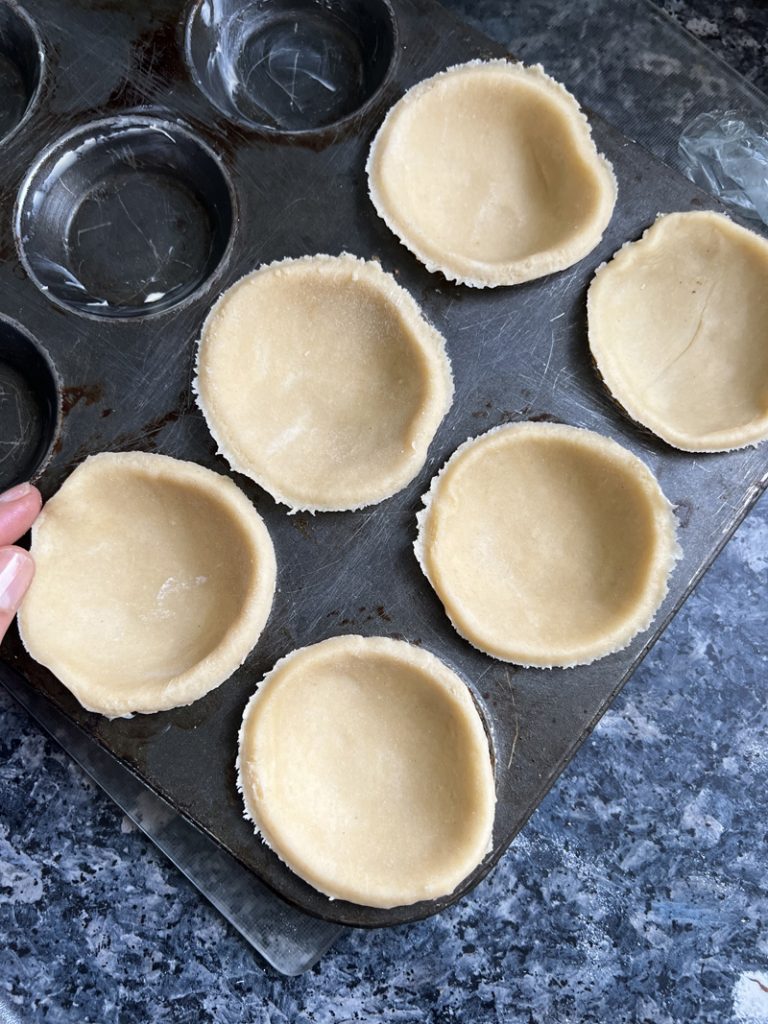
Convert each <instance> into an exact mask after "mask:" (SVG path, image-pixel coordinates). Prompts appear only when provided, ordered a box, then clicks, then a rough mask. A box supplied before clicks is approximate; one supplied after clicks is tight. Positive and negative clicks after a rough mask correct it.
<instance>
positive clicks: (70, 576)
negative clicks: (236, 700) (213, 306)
mask: <svg viewBox="0 0 768 1024" xmlns="http://www.w3.org/2000/svg"><path fill="white" fill-rule="evenodd" d="M32 554H33V555H34V558H35V563H36V566H37V571H36V573H35V578H34V580H33V583H32V587H31V589H30V591H29V593H28V594H27V597H26V599H25V601H24V604H23V606H22V609H21V613H20V615H19V628H20V632H21V637H22V640H23V642H24V645H25V647H26V648H27V650H28V651H29V653H30V654H31V655H32V657H33V658H35V659H36V660H37V661H39V662H41V663H42V664H43V665H45V666H46V667H47V668H49V669H50V670H51V671H52V672H53V673H54V674H55V675H56V676H58V678H59V679H60V680H61V682H62V683H64V685H65V686H66V687H68V689H70V690H71V691H72V693H73V694H74V695H75V697H77V699H78V700H79V701H80V703H81V704H82V705H83V707H85V708H87V709H88V710H89V711H97V712H99V713H100V714H102V715H107V716H108V717H109V718H118V717H124V716H129V715H130V714H131V713H132V712H136V711H139V712H144V713H149V712H152V711H164V710H166V709H168V708H175V707H179V706H181V705H184V704H191V703H192V702H193V701H195V700H197V699H198V697H202V696H203V694H205V693H208V691H209V690H212V689H213V688H214V687H216V686H218V685H219V684H220V683H223V682H224V680H225V679H227V678H229V676H230V675H231V674H232V673H233V672H234V671H235V669H236V668H237V667H238V666H239V665H240V664H241V663H242V661H243V660H244V659H245V657H246V655H247V654H248V652H249V651H250V650H251V648H252V647H253V646H254V644H255V643H256V641H257V640H258V638H259V634H260V633H261V631H262V629H263V628H264V625H265V623H266V621H267V617H268V615H269V610H270V607H271V605H272V597H273V595H274V590H275V556H274V550H273V548H272V541H271V540H270V537H269V534H268V533H267V528H266V527H265V525H264V523H263V521H262V519H261V517H260V516H259V514H258V513H257V512H256V510H255V509H254V507H253V505H252V504H251V503H250V501H249V500H248V499H247V498H246V496H245V495H244V494H243V493H242V491H240V490H239V488H237V487H236V486H235V485H234V484H233V483H232V481H231V480H228V479H227V478H226V477H223V476H219V474H217V473H212V472H211V471H210V470H208V469H204V468H203V467H202V466H198V465H195V464H194V463H192V462H181V461H179V460H178V459H171V458H168V457H166V456H164V455H148V454H145V453H143V452H130V453H124V454H102V455H94V456H92V457H91V458H89V459H87V460H86V461H85V462H84V463H83V464H82V465H81V466H79V467H78V468H77V469H76V470H75V471H74V473H72V475H71V476H70V477H69V478H68V479H67V480H66V481H65V483H64V484H63V486H62V487H61V489H60V490H59V491H58V493H57V494H56V495H55V496H54V497H53V498H51V500H50V501H49V502H47V503H46V505H45V507H44V509H43V511H42V514H41V515H40V517H39V519H38V520H37V522H36V523H35V526H34V527H33V530H32Z"/></svg>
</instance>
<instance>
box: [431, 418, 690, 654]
mask: <svg viewBox="0 0 768 1024" xmlns="http://www.w3.org/2000/svg"><path fill="white" fill-rule="evenodd" d="M424 504H425V506H426V507H425V509H424V510H422V511H421V512H420V513H419V514H418V527H419V532H418V538H417V541H416V545H415V549H416V555H417V558H418V560H419V563H420V565H421V567H422V569H423V571H424V573H425V575H426V576H427V578H428V580H429V581H430V583H431V584H432V586H433V587H434V589H435V591H436V592H437V594H438V596H439V598H440V600H441V601H442V602H443V605H444V607H445V610H446V612H447V614H448V616H449V618H450V619H451V622H452V623H453V625H454V627H455V628H456V630H457V631H458V632H459V633H460V634H461V635H462V636H463V637H464V638H465V639H467V640H469V642H470V643H471V644H472V645H473V646H475V647H477V648H479V649H480V650H481V651H485V652H486V653H487V654H490V655H492V656H493V657H495V658H499V659H501V660H502V661H511V662H515V663H517V664H520V665H527V666H539V667H542V668H551V667H553V666H572V665H581V664H588V663H589V662H591V661H594V660H595V659H596V658H601V657H603V656H604V655H606V654H610V653H611V652H613V651H618V650H620V649H621V648H623V647H626V645H627V644H628V643H629V641H630V640H631V639H632V637H634V636H635V634H637V633H638V632H640V631H641V630H643V629H647V627H648V626H649V625H650V624H651V621H652V619H653V617H654V615H655V614H656V611H657V610H658V607H659V605H660V604H661V602H662V600H663V599H664V596H665V595H666V592H667V577H668V575H669V573H670V570H671V569H672V566H673V564H674V562H675V560H676V559H677V558H678V557H679V549H678V547H677V541H676V521H675V516H674V513H673V510H672V506H671V505H670V503H669V502H668V501H667V499H666V498H665V497H664V495H663V493H662V491H661V488H660V487H659V485H658V483H657V482H656V479H655V477H654V476H653V474H652V473H651V471H650V470H649V469H648V468H647V466H646V465H645V464H644V463H643V462H641V461H640V459H638V458H637V457H636V456H634V455H633V454H632V453H631V452H629V451H627V450H626V449H625V448H622V447H621V445H619V444H617V443H616V442H615V441H611V440H610V439H609V438H607V437H602V436H601V435H600V434H596V433H594V432H593V431H591V430H585V429H583V428H579V427H570V426H565V425H562V424H552V423H516V424H510V425H508V426H502V427H496V428H495V429H493V430H490V431H489V432H488V433H486V434H483V435H481V436H480V437H477V438H473V439H471V440H469V441H467V442H466V443H465V444H463V445H462V446H461V447H460V448H459V449H457V451H456V452H455V453H454V454H453V456H452V457H451V458H450V459H449V460H448V462H447V463H446V464H445V466H444V467H443V469H442V470H441V471H440V473H439V474H438V475H437V476H436V477H435V479H434V481H433V483H432V487H431V489H430V491H429V493H428V494H426V495H425V497H424Z"/></svg>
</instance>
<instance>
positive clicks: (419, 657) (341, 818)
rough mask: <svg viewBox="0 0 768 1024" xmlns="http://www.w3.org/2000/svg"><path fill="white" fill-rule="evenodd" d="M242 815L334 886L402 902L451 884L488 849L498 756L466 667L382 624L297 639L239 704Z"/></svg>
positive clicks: (336, 894)
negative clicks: (363, 631) (299, 644)
mask: <svg viewBox="0 0 768 1024" xmlns="http://www.w3.org/2000/svg"><path fill="white" fill-rule="evenodd" d="M237 773H238V788H239V789H240V790H241V792H242V794H243V800H244V802H245V808H246V817H247V818H249V819H250V820H251V821H252V822H253V824H254V825H255V827H256V830H257V832H260V833H261V836H262V838H263V839H264V840H265V842H266V843H267V844H268V845H269V846H270V847H271V848H272V849H273V850H274V852H275V853H276V854H277V855H278V857H280V859H281V860H283V861H284V862H285V863H286V864H287V865H288V867H289V868H291V870H292V871H294V872H295V873H296V874H297V875H299V876H300V877H301V878H303V879H304V880H305V881H307V882H309V884H310V885H313V886H314V887H315V888H316V889H319V890H320V891H321V892H323V893H325V894H326V895H328V896H330V897H331V898H332V899H345V900H349V901H351V902H353V903H360V904H363V905H365V906H370V907H394V906H407V905H409V904H412V903H416V902H418V901H419V900H426V899H434V898H436V897H438V896H443V895H446V894H447V893H450V892H453V890H454V889H455V888H456V886H457V885H458V884H459V883H460V882H461V881H462V880H463V879H464V878H466V877H467V875H468V874H469V873H470V872H471V871H472V870H473V869H474V868H475V867H476V866H477V865H478V864H479V863H480V861H481V860H482V859H483V857H484V856H485V854H486V853H487V852H488V850H489V849H490V843H491V833H492V829H493V816H494V806H495V799H496V796H495V789H494V780H493V766H492V762H491V755H490V751H489V747H488V739H487V736H486V734H485V730H484V729H483V724H482V721H481V719H480V715H479V713H478V711H477V708H476V707H475V704H474V702H473V700H472V697H471V696H470V693H469V690H468V689H467V687H466V686H465V684H464V683H463V682H462V680H461V679H460V678H459V677H458V676H457V675H456V674H455V673H454V672H452V671H451V670H450V669H449V668H448V667H447V666H446V665H444V664H443V663H442V662H441V661H440V660H439V659H438V658H436V657H435V656H434V655H433V654H430V653H428V652H427V651H425V650H421V649H419V648H418V647H414V646H412V645H411V644H408V643H405V642H404V641H402V640H390V639H387V638H386V637H362V636H337V637H333V638H331V639H330V640H324V641H323V642H321V643H318V644H313V645H312V646H311V647H304V648H301V649H299V650H297V651H294V652H292V653H291V654H289V655H288V656H287V657H285V658H283V659H282V660H281V661H279V662H278V663H277V665H275V667H274V669H272V671H271V672H270V673H268V674H267V676H266V677H265V678H264V680H263V681H262V683H261V684H260V685H259V688H258V690H257V691H256V693H255V694H254V695H253V697H252V698H251V700H250V702H249V703H248V706H247V707H246V709H245V714H244V716H243V724H242V727H241V729H240V742H239V751H238V758H237Z"/></svg>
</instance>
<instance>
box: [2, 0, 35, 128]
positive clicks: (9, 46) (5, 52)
mask: <svg viewBox="0 0 768 1024" xmlns="http://www.w3.org/2000/svg"><path fill="white" fill-rule="evenodd" d="M42 77H43V44H42V42H41V40H40V37H39V35H38V33H37V29H36V28H35V26H34V25H33V24H32V22H31V20H30V19H29V17H28V16H27V14H25V12H24V11H23V10H22V9H21V8H20V7H17V6H16V4H10V3H0V95H2V97H3V102H2V104H0V142H4V141H5V140H6V139H8V138H10V136H11V135H13V134H14V133H15V132H16V130H17V129H18V128H19V127H20V126H21V124H22V122H23V121H24V120H25V119H26V117H27V114H29V113H30V112H31V110H32V107H33V106H34V103H35V100H36V99H37V96H38V94H39V92H40V83H41V81H42Z"/></svg>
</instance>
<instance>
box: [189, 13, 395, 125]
mask: <svg viewBox="0 0 768 1024" xmlns="http://www.w3.org/2000/svg"><path fill="white" fill-rule="evenodd" d="M396 50H397V27H396V23H395V16H394V13H393V11H392V8H391V7H390V5H389V3H388V2H387V0H251V2H246V3H242V2H237V0H198V2H197V3H196V4H194V6H193V8H192V11H191V13H190V17H189V20H188V22H187V30H186V57H187V61H188V63H189V65H190V68H191V71H192V74H193V76H194V78H195V81H196V82H197V85H198V86H199V88H200V89H201V90H202V91H203V92H204V93H205V95H206V96H207V97H208V99H209V100H210V101H211V103H213V104H214V106H216V107H217V108H218V109H219V110H220V111H222V113H224V114H225V115H226V116H227V117H229V118H231V119H232V120H234V121H237V122H239V123H240V124H245V125H248V126H249V127H253V128H258V129H261V130H265V131H270V132H292V133H296V132H307V131H315V130H317V129H320V128H326V127H329V126H331V125H336V124H339V123H340V122H343V121H345V120H346V119H347V118H349V117H351V116H352V115H354V114H356V113H359V112H362V111H363V110H365V109H366V108H367V107H368V106H369V105H370V103H371V102H372V101H373V99H374V97H375V96H376V95H377V94H378V93H379V92H380V90H381V88H382V87H383V85H384V84H385V82H386V81H387V78H388V76H389V73H390V70H391V68H392V66H393V63H394V56H395V53H396Z"/></svg>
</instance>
